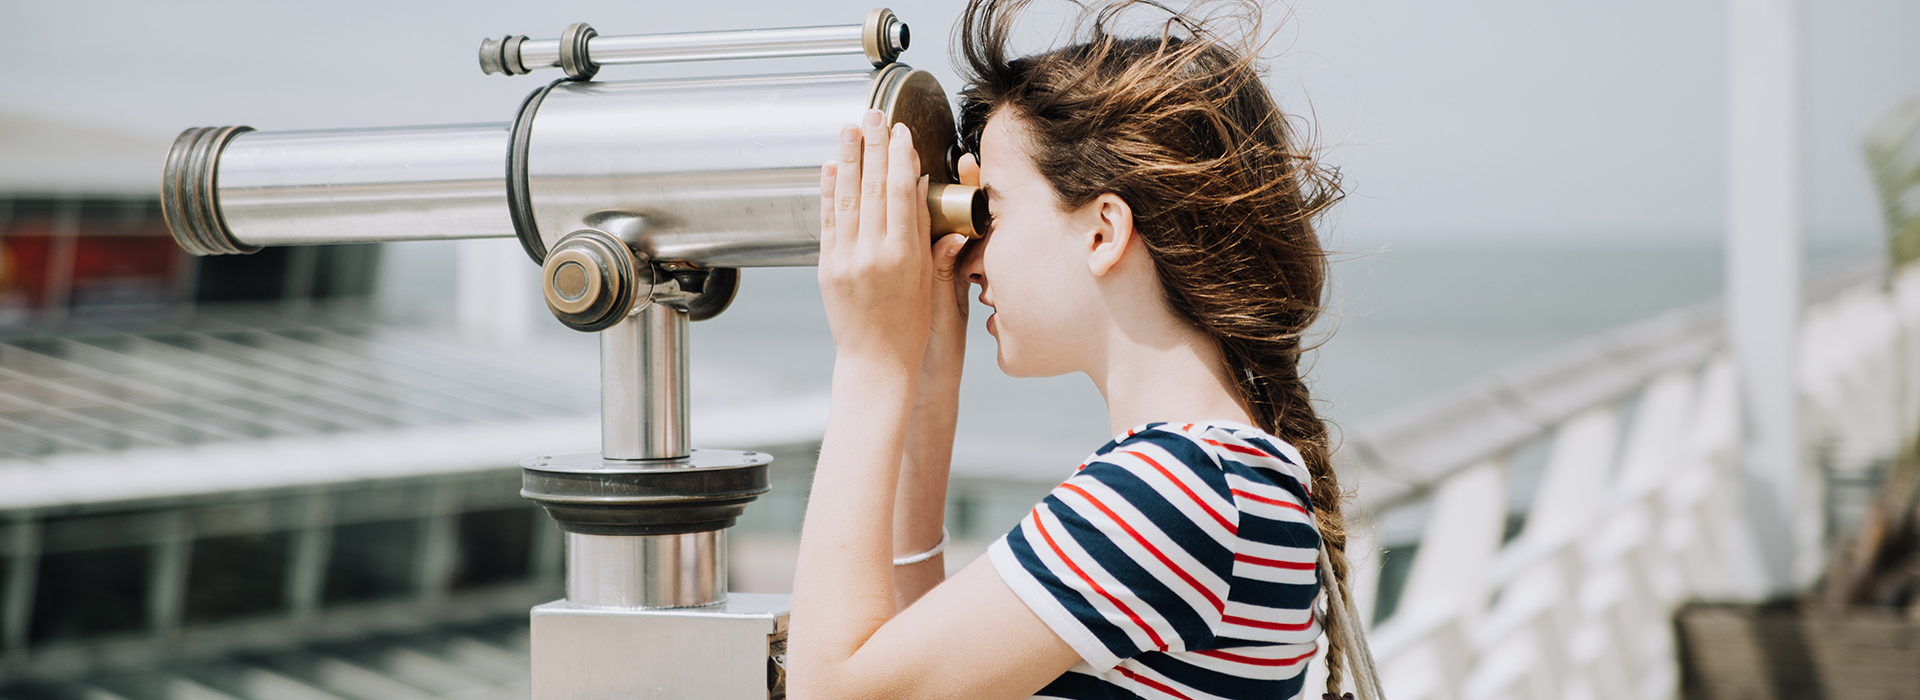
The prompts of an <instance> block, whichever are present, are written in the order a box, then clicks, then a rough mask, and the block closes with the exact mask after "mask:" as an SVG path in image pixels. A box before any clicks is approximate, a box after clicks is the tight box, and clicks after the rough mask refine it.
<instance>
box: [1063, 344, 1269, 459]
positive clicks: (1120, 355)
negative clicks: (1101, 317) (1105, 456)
mask: <svg viewBox="0 0 1920 700" xmlns="http://www.w3.org/2000/svg"><path fill="white" fill-rule="evenodd" d="M1165 321H1166V322H1167V323H1169V324H1173V325H1172V326H1171V327H1165V324H1153V325H1161V326H1163V327H1160V328H1131V329H1126V328H1122V329H1116V330H1117V331H1121V334H1122V335H1124V336H1127V337H1125V338H1124V339H1119V338H1117V339H1115V340H1118V341H1119V342H1109V343H1106V344H1105V347H1106V349H1107V352H1106V353H1105V355H1106V356H1105V358H1104V360H1105V361H1104V362H1102V363H1101V364H1100V365H1099V366H1098V367H1097V368H1094V369H1090V370H1089V371H1088V372H1087V375H1088V376H1089V377H1090V378H1092V379H1093V383H1094V386H1096V387H1098V388H1099V389H1100V395H1101V396H1103V397H1105V398H1106V400H1107V420H1108V422H1109V423H1110V425H1111V428H1112V433H1113V434H1115V435H1119V434H1120V433H1122V432H1125V431H1126V430H1127V429H1129V428H1133V427H1135V426H1139V425H1141V424H1144V423H1154V422H1162V421H1165V422H1179V423H1190V422H1194V421H1202V420H1228V421H1234V422H1238V423H1244V424H1248V425H1251V424H1253V420H1252V418H1251V417H1250V416H1249V415H1248V414H1247V409H1246V407H1244V406H1242V405H1241V404H1240V400H1239V394H1238V391H1237V390H1236V389H1235V388H1234V383H1233V380H1232V379H1231V377H1230V376H1229V373H1228V370H1227V364H1226V358H1225V356H1224V355H1222V354H1221V352H1220V346H1219V345H1217V344H1215V343H1214V342H1212V340H1211V339H1210V338H1208V337H1207V336H1205V335H1203V334H1201V333H1200V332H1199V331H1197V330H1195V329H1193V328H1192V327H1190V326H1187V325H1186V324H1185V323H1183V322H1180V321H1176V320H1174V319H1171V318H1167V319H1165Z"/></svg>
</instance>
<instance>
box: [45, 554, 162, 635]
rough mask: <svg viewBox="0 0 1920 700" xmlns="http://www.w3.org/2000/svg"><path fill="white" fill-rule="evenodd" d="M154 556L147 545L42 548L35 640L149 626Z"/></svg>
mask: <svg viewBox="0 0 1920 700" xmlns="http://www.w3.org/2000/svg"><path fill="white" fill-rule="evenodd" d="M50 527H51V525H50ZM152 560H153V553H152V548H151V547H147V546H131V547H129V546H122V547H109V548H105V549H86V550H79V551H65V552H47V553H44V554H41V555H40V576H39V581H38V582H36V583H35V585H34V599H33V625H32V628H31V630H30V631H29V632H28V640H29V644H33V645H39V644H46V643H49V642H63V641H68V640H72V639H81V638H86V637H95V636H100V635H105V634H113V633H116V632H133V631H137V630H141V629H144V628H146V626H147V575H148V569H149V568H150V567H151V565H152Z"/></svg>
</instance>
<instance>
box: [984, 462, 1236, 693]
mask: <svg viewBox="0 0 1920 700" xmlns="http://www.w3.org/2000/svg"><path fill="white" fill-rule="evenodd" d="M1238 517H1239V513H1238V511H1237V510H1236V509H1235V507H1234V499H1233V495H1232V492H1231V490H1230V487H1229V486H1228V483H1227V479H1226V477H1225V475H1224V474H1223V473H1222V472H1221V470H1220V468H1219V466H1218V465H1217V464H1216V463H1215V462H1214V460H1213V459H1212V458H1211V457H1209V456H1208V454H1207V452H1206V451H1205V450H1203V449H1202V448H1201V447H1200V446H1199V445H1196V444H1195V443H1194V442H1193V441H1192V440H1190V439H1188V438H1187V437H1185V436H1182V435H1180V434H1177V433H1171V432H1162V431H1149V432H1143V433H1141V434H1138V435H1134V436H1130V437H1129V438H1128V439H1126V440H1125V441H1123V442H1121V443H1119V444H1118V445H1117V446H1115V447H1113V448H1112V449H1111V450H1109V451H1107V452H1105V453H1104V454H1101V455H1098V456H1096V457H1095V458H1094V459H1092V460H1090V461H1089V462H1088V463H1087V464H1086V465H1085V466H1083V467H1082V468H1081V469H1080V471H1079V472H1078V473H1076V474H1075V475H1074V476H1073V477H1072V478H1069V479H1068V480H1067V481H1066V482H1064V483H1062V484H1060V485H1059V486H1058V487H1055V488H1054V490H1053V492H1052V493H1050V494H1048V496H1047V497H1046V499H1045V500H1043V501H1042V502H1041V503H1040V504H1039V505H1037V506H1035V507H1034V509H1033V511H1032V512H1030V513H1028V514H1027V517H1026V518H1025V519H1023V520H1022V521H1021V522H1020V525H1019V526H1018V527H1016V528H1014V529H1013V531H1012V532H1009V533H1007V535H1006V536H1005V537H1002V538H1001V539H1000V540H999V541H997V542H995V543H994V544H993V546H992V547H991V548H990V549H989V550H988V557H989V559H990V560H991V561H992V563H993V566H994V569H995V570H996V571H997V572H999V574H1000V577H1001V579H1002V580H1004V581H1005V582H1006V583H1007V586H1008V587H1009V588H1011V589H1012V590H1013V591H1014V593H1015V594H1016V595H1018V596H1019V597H1020V599H1021V600H1022V601H1024V602H1026V604H1027V606H1028V607H1029V608H1030V609H1032V610H1033V612H1034V613H1035V614H1036V615H1038V616H1039V617H1040V618H1041V620H1043V621H1044V622H1045V623H1046V624H1047V626H1048V627H1049V628H1051V629H1052V630H1053V631H1054V632H1055V633H1056V634H1058V635H1060V638H1061V639H1062V640H1064V641H1066V642H1067V644H1069V645H1070V646H1072V647H1073V648H1074V650H1075V651H1077V652H1079V654H1080V657H1081V658H1082V659H1084V660H1085V661H1086V662H1087V664H1088V665H1090V666H1092V667H1094V668H1095V669H1096V670H1101V671H1104V670H1106V669H1110V668H1112V667H1113V666H1115V665H1117V664H1119V663H1120V662H1121V661H1122V660H1124V659H1128V658H1131V657H1134V656H1137V655H1139V654H1142V653H1146V652H1153V651H1165V652H1177V651H1187V650H1195V649H1203V648H1207V645H1208V644H1209V643H1210V642H1211V641H1213V639H1214V638H1215V637H1216V636H1218V635H1219V628H1220V625H1221V618H1222V615H1223V613H1224V610H1225V609H1226V604H1227V598H1228V594H1229V591H1230V588H1231V581H1232V576H1233V567H1234V551H1235V543H1236V534H1235V533H1236V530H1237V519H1238Z"/></svg>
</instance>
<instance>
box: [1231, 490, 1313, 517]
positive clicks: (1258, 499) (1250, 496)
mask: <svg viewBox="0 0 1920 700" xmlns="http://www.w3.org/2000/svg"><path fill="white" fill-rule="evenodd" d="M1233 495H1235V496H1239V497H1241V498H1244V499H1247V500H1249V501H1253V502H1255V503H1265V504H1267V505H1270V506H1280V507H1282V508H1292V509H1294V510H1297V511H1300V512H1302V513H1305V512H1307V509H1306V508H1305V507H1304V506H1301V505H1300V504H1298V503H1294V502H1293V501H1282V500H1280V499H1278V498H1267V497H1266V496H1262V495H1259V494H1256V493H1253V492H1250V491H1241V490H1240V489H1233Z"/></svg>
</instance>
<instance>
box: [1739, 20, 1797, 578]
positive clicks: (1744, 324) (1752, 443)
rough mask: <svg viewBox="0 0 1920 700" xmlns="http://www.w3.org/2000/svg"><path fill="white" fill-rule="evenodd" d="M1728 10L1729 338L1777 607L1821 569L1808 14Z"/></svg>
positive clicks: (1757, 526) (1758, 523) (1746, 464)
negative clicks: (1814, 477) (1805, 265)
mask: <svg viewBox="0 0 1920 700" xmlns="http://www.w3.org/2000/svg"><path fill="white" fill-rule="evenodd" d="M1726 7H1727V10H1728V42H1727V43H1728V66H1729V75H1728V85H1729V90H1728V129H1727V133H1728V149H1727V150H1728V159H1727V166H1728V183H1727V327H1728V331H1729V336H1730V337H1731V340H1732V345H1733V354H1734V360H1735V363H1736V364H1737V365H1738V367H1739V372H1740V389H1741V396H1742V399H1743V404H1744V406H1743V414H1744V416H1743V417H1744V426H1743V433H1744V435H1745V441H1744V445H1743V447H1742V450H1741V454H1740V457H1739V460H1740V461H1739V469H1740V473H1741V478H1742V482H1743V483H1744V484H1746V486H1747V488H1746V489H1745V498H1744V499H1743V503H1744V506H1745V510H1746V517H1747V518H1748V519H1749V521H1750V522H1751V524H1752V532H1753V535H1754V540H1755V543H1756V544H1757V546H1758V548H1759V555H1760V558H1761V560H1762V561H1763V562H1764V566H1765V568H1766V571H1765V576H1766V580H1765V581H1764V582H1761V585H1762V586H1764V588H1763V589H1762V590H1758V591H1754V592H1755V593H1758V594H1760V595H1762V596H1767V597H1774V596H1779V595H1783V594H1786V593H1788V592H1790V591H1791V590H1793V589H1794V588H1796V583H1798V582H1799V581H1802V580H1806V579H1807V578H1808V577H1807V576H1806V574H1807V573H1808V572H1810V571H1813V572H1817V569H1818V562H1817V561H1814V560H1811V559H1809V556H1810V555H1813V554H1815V552H1811V551H1802V550H1804V549H1805V545H1806V544H1807V543H1806V542H1805V541H1804V540H1805V539H1806V538H1805V537H1803V536H1802V534H1801V530H1803V529H1804V528H1803V527H1802V525H1801V521H1802V520H1804V518H1802V517H1801V513H1802V511H1803V510H1804V508H1802V507H1801V503H1800V501H1801V498H1802V495H1803V494H1802V492H1803V490H1804V489H1803V486H1804V484H1803V482H1804V480H1803V479H1802V478H1801V475H1800V471H1801V468H1802V462H1803V461H1804V460H1803V459H1802V455H1801V445H1800V435H1799V427H1800V425H1799V410H1798V409H1799V406H1798V401H1799V396H1798V386H1797V384H1798V382H1797V379H1798V376H1799V372H1798V362H1797V353H1796V352H1795V350H1796V349H1797V346H1798V344H1799V340H1800V338H1799V316H1800V255H1801V251H1800V245H1801V242H1800V229H1801V221H1800V173H1799V171H1800V162H1799V161H1800V154H1799V150H1800V129H1799V121H1800V120H1799V115H1800V99H1799V76H1798V74H1799V36H1798V24H1799V3H1797V2H1795V0H1730V1H1729V2H1728V3H1727V4H1726ZM1814 544H1815V545H1816V546H1817V543H1814ZM1808 562H1811V563H1812V567H1811V568H1809V567H1808V566H1807V563H1808Z"/></svg>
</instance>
